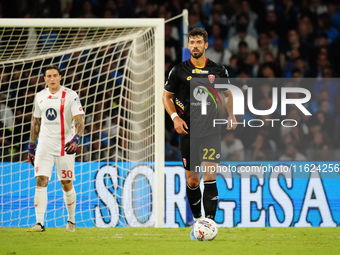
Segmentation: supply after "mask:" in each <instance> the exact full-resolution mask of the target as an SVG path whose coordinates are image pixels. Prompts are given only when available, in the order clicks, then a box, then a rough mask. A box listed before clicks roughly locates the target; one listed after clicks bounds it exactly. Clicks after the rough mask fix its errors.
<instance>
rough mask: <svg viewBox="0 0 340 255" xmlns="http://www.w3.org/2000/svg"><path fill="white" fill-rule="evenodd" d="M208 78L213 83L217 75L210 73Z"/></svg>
mask: <svg viewBox="0 0 340 255" xmlns="http://www.w3.org/2000/svg"><path fill="white" fill-rule="evenodd" d="M208 79H209V81H210V83H213V82H214V80H215V75H213V74H209V75H208Z"/></svg>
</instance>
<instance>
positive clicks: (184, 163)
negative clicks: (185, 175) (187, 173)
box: [183, 158, 187, 167]
mask: <svg viewBox="0 0 340 255" xmlns="http://www.w3.org/2000/svg"><path fill="white" fill-rule="evenodd" d="M183 165H184V167H186V166H187V160H186V158H183Z"/></svg>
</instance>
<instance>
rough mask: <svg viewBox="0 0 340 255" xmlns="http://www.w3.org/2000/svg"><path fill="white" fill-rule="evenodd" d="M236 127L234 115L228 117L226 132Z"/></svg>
mask: <svg viewBox="0 0 340 255" xmlns="http://www.w3.org/2000/svg"><path fill="white" fill-rule="evenodd" d="M236 127H237V120H236V118H235V116H234V115H229V117H228V123H227V129H228V130H235V129H236Z"/></svg>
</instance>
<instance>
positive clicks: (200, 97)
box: [191, 84, 222, 115]
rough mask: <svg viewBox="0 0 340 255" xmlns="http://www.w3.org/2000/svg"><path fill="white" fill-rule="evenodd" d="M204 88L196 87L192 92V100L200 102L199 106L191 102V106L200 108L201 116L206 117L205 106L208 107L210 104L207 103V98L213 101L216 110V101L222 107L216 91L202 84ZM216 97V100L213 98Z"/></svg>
mask: <svg viewBox="0 0 340 255" xmlns="http://www.w3.org/2000/svg"><path fill="white" fill-rule="evenodd" d="M204 85H205V86H197V87H196V88H195V89H194V91H193V96H194V98H195V99H196V100H197V101H199V102H201V103H200V104H198V103H195V102H191V105H192V106H201V107H202V111H201V113H202V115H207V105H210V102H207V101H208V100H207V98H208V96H210V97H211V99H212V100H213V102H214V103H215V107H216V109H217V102H216V99H217V100H218V101H219V103H220V104H221V105H222V100H221V98H220V96H219V95H218V93H217V91H216V90H215V89H214V88H213V87H211V86H210V85H208V84H204ZM209 90H211V91H212V92H210V91H209ZM213 94H214V95H215V96H216V99H215V97H214V95H213Z"/></svg>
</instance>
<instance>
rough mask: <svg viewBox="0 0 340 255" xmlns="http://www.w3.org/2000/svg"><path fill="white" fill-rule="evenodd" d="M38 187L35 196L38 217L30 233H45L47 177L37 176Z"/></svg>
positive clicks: (29, 230)
mask: <svg viewBox="0 0 340 255" xmlns="http://www.w3.org/2000/svg"><path fill="white" fill-rule="evenodd" d="M36 178H37V186H36V189H35V195H34V207H35V216H36V222H37V223H36V225H35V226H33V227H32V228H30V229H28V230H27V231H28V232H43V231H45V227H44V218H45V212H46V208H47V184H48V180H49V178H48V177H47V176H37V177H36Z"/></svg>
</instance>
